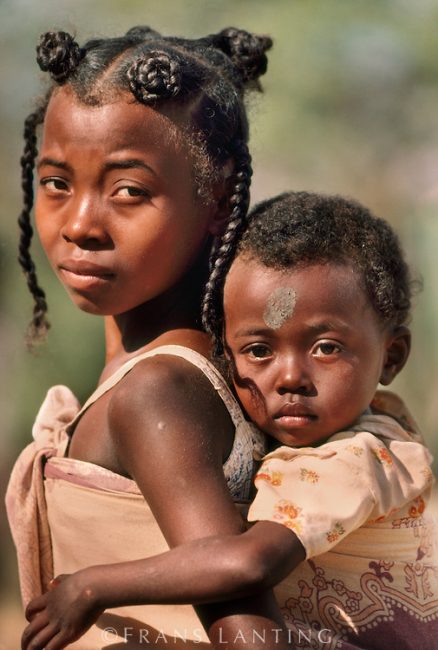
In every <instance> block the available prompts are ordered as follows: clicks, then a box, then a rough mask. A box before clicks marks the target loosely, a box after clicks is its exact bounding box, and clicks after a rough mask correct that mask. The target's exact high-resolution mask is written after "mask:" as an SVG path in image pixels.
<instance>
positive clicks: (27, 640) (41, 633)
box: [21, 616, 57, 650]
mask: <svg viewBox="0 0 438 650" xmlns="http://www.w3.org/2000/svg"><path fill="white" fill-rule="evenodd" d="M56 633H57V629H56V627H55V626H54V625H53V624H50V623H48V621H47V618H46V617H45V616H36V617H35V618H34V620H33V621H32V623H31V624H30V625H28V626H27V628H26V629H25V630H24V632H23V636H22V637H21V650H39V649H40V648H44V646H45V645H46V643H47V642H48V641H50V639H51V638H52V637H53V636H55V634H56Z"/></svg>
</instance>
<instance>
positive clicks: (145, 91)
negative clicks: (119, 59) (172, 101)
mask: <svg viewBox="0 0 438 650" xmlns="http://www.w3.org/2000/svg"><path fill="white" fill-rule="evenodd" d="M127 75H128V80H129V85H130V88H131V91H132V93H133V94H134V95H135V97H136V98H137V99H138V100H139V101H140V102H142V103H143V104H148V103H150V102H154V101H156V100H158V99H166V98H168V97H175V96H176V95H177V94H178V93H179V92H180V90H181V77H182V75H181V65H180V62H179V60H178V59H177V58H176V57H172V58H171V57H170V56H169V55H168V54H166V52H162V51H160V50H155V51H152V52H148V53H147V54H145V55H143V56H142V57H140V58H139V59H137V61H135V62H134V63H133V64H132V66H131V67H130V68H129V69H128V72H127Z"/></svg>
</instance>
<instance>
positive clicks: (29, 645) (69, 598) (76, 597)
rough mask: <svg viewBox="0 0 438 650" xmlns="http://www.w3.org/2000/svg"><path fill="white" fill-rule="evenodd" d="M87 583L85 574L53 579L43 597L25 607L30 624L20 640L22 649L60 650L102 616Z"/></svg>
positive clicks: (80, 572)
mask: <svg viewBox="0 0 438 650" xmlns="http://www.w3.org/2000/svg"><path fill="white" fill-rule="evenodd" d="M102 611H103V610H102V609H100V608H99V607H98V606H97V605H96V603H95V602H94V599H93V590H92V589H90V588H89V582H88V583H87V571H86V570H84V571H78V572H77V573H73V574H72V575H61V576H58V577H57V578H54V579H53V580H52V581H51V583H50V587H49V591H47V592H46V593H45V594H43V595H42V596H38V597H37V598H34V599H33V600H32V601H31V602H30V603H29V605H28V606H27V608H26V619H27V620H28V621H29V625H28V626H27V627H26V629H25V630H24V632H23V636H22V638H21V648H22V650H37V649H39V648H44V649H45V650H61V649H62V648H65V647H67V646H68V645H69V644H70V643H72V642H73V641H75V640H76V639H79V638H80V637H81V636H82V635H83V634H85V632H86V631H87V630H88V629H89V628H90V627H91V626H92V625H93V623H94V622H95V621H96V620H97V619H98V618H99V616H100V614H101V613H102Z"/></svg>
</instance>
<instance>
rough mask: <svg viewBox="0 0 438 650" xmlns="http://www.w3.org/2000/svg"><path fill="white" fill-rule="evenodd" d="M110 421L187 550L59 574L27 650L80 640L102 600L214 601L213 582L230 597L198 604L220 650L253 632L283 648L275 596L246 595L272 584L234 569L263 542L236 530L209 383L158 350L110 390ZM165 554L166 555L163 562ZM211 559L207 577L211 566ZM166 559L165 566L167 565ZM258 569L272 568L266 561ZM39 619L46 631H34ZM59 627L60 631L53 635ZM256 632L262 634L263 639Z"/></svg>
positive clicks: (224, 426)
mask: <svg viewBox="0 0 438 650" xmlns="http://www.w3.org/2000/svg"><path fill="white" fill-rule="evenodd" d="M145 404H147V409H146V408H145ZM109 424H110V428H111V432H112V437H113V439H114V442H115V445H116V449H117V452H118V455H119V458H120V461H121V463H122V465H123V466H124V467H125V469H126V472H127V474H128V475H129V476H131V477H133V478H134V479H135V481H136V482H137V484H138V485H139V487H140V489H141V490H142V492H143V494H144V496H145V498H146V500H147V502H148V504H149V506H150V507H151V509H152V511H153V513H154V516H155V517H156V519H157V522H158V524H159V525H160V527H161V530H162V532H163V534H164V536H165V537H166V539H167V541H168V543H169V546H171V547H175V546H177V545H181V544H185V545H186V551H184V550H183V551H179V550H178V549H177V548H174V549H173V550H172V551H171V552H169V553H167V554H163V555H162V556H159V557H158V559H157V558H147V559H144V560H139V561H138V562H126V563H123V564H117V565H107V566H105V567H100V568H98V567H92V568H90V569H87V570H84V571H81V572H78V573H76V574H73V575H72V576H70V577H68V578H67V579H65V580H61V581H60V584H59V586H58V587H56V588H55V589H54V590H53V591H51V592H48V594H46V595H44V596H42V597H40V598H39V599H36V600H35V601H33V603H32V604H31V606H30V607H29V608H28V612H27V615H28V618H29V619H30V620H31V624H30V626H29V627H28V629H27V630H26V632H25V635H24V640H23V648H25V649H26V650H30V649H31V648H33V647H36V646H34V645H32V643H36V642H38V643H39V645H44V646H45V647H46V649H47V650H59V649H60V648H63V647H66V646H65V644H64V641H63V639H64V638H67V636H68V635H70V636H69V637H68V638H69V642H71V641H72V640H73V638H78V637H79V636H80V635H81V634H83V633H84V632H85V631H86V629H88V627H89V626H90V625H91V624H92V623H93V622H94V620H96V618H97V617H98V616H99V614H100V613H101V611H102V610H104V609H106V608H109V607H115V606H122V605H127V604H129V603H130V604H133V603H136V604H140V603H150V602H172V601H176V602H192V601H193V602H198V603H204V602H207V601H208V600H211V599H215V600H217V599H218V598H217V597H216V598H215V597H214V593H215V590H216V589H217V590H218V591H219V592H220V594H219V600H220V599H221V598H227V596H230V597H232V598H233V599H234V600H232V601H228V602H218V603H216V604H214V605H212V604H205V605H200V606H199V607H198V613H199V616H200V618H201V620H202V622H203V624H204V626H205V627H206V629H207V632H208V634H209V636H210V639H211V640H212V643H213V645H215V646H216V647H218V648H219V647H222V646H223V643H224V642H225V641H226V642H228V643H229V644H232V646H233V648H239V647H240V645H242V647H243V646H245V647H248V642H247V641H245V640H246V639H248V638H251V643H252V645H251V647H253V648H258V647H261V648H264V650H268V649H269V648H275V649H276V650H281V649H282V648H286V647H289V646H288V643H287V638H286V634H285V632H284V627H283V625H284V624H283V621H282V617H281V613H280V611H279V609H278V606H277V605H276V603H275V599H274V598H273V595H272V593H271V592H270V591H268V590H265V591H261V592H260V593H258V594H257V595H256V596H251V595H249V594H252V593H254V592H256V591H259V590H260V589H263V588H264V587H265V585H268V584H272V583H271V582H270V580H271V579H270V578H268V580H266V576H265V577H262V580H261V581H260V580H259V578H260V576H259V577H254V575H253V576H249V574H247V575H244V573H246V572H247V568H248V567H249V563H248V564H245V565H244V569H243V571H241V577H242V580H243V582H244V583H245V584H244V585H243V587H239V586H238V584H237V580H236V578H235V577H233V575H232V574H233V572H234V568H233V567H234V566H235V565H237V562H238V559H239V558H241V557H243V555H244V554H245V552H246V551H247V550H248V549H249V548H250V547H251V548H252V549H253V551H254V554H255V555H254V556H253V557H256V556H257V561H259V560H260V559H261V558H262V555H263V553H264V551H261V550H260V548H261V547H260V544H259V543H256V544H254V542H255V541H257V539H259V540H260V538H258V537H257V535H258V533H252V532H251V531H248V532H247V533H245V534H244V535H240V533H243V532H244V530H245V526H244V523H243V521H242V519H241V517H240V515H239V514H238V512H237V510H236V508H235V505H234V503H233V501H232V499H231V497H230V495H229V493H228V490H227V487H226V484H225V481H224V477H223V472H222V463H223V457H224V449H226V448H227V447H229V446H230V443H231V441H232V425H231V424H230V420H229V416H228V414H227V413H226V411H225V409H224V407H223V404H222V402H221V401H220V399H219V398H218V396H217V395H216V394H215V393H214V391H212V389H211V385H210V384H209V382H208V380H207V379H206V378H205V377H203V376H199V371H197V370H196V369H195V368H193V367H192V366H190V365H189V364H188V363H187V362H185V361H182V360H179V359H175V358H172V359H171V360H170V358H166V359H164V358H163V357H160V358H156V359H153V360H148V362H147V363H144V364H139V365H138V366H137V367H136V368H135V369H134V370H133V371H132V372H131V373H130V374H129V375H128V376H127V377H126V378H125V379H124V381H123V382H122V383H121V384H119V386H118V387H117V388H116V390H115V391H114V394H113V397H112V400H111V405H110V412H109ZM121 523H122V522H121ZM257 526H258V530H260V532H263V529H264V528H265V529H266V527H268V528H272V529H274V530H276V531H277V533H278V537H279V539H280V538H282V541H281V547H282V548H283V549H284V551H283V552H284V557H286V555H288V554H287V552H286V549H289V550H291V549H292V547H294V546H295V541H294V540H295V537H294V535H293V534H292V533H291V532H290V531H288V530H282V527H281V526H276V525H275V524H269V523H267V522H266V523H260V524H258V525H257ZM257 526H256V527H254V529H256V528H257ZM277 529H278V530H277ZM268 532H269V531H268ZM277 533H276V535H277ZM224 535H225V536H229V538H228V540H225V541H224V540H223V539H218V537H222V536H224ZM205 537H209V538H210V540H209V543H210V544H212V545H213V547H214V548H215V549H216V550H217V552H216V551H215V555H214V556H213V555H212V554H211V552H209V550H208V548H207V547H205V546H203V545H204V544H205V542H201V541H200V538H205ZM211 538H213V539H211ZM214 538H216V539H214ZM240 538H242V540H244V541H243V543H241V542H240ZM229 542H230V543H231V550H230V554H229V555H228V558H229V559H228V564H227V561H222V560H221V561H219V560H220V558H219V557H218V552H219V550H220V549H222V550H221V553H222V552H223V551H224V550H225V548H226V546H227V544H228V543H229ZM236 542H237V545H236ZM193 544H194V545H195V546H196V545H199V550H200V551H201V553H202V557H201V560H202V562H203V565H201V564H199V565H198V567H199V568H197V567H196V564H195V562H194V561H193V559H192V557H193V556H192V550H193V549H190V546H191V545H193ZM145 548H147V541H146V540H145ZM181 552H182V553H183V554H184V553H186V555H185V557H186V558H187V562H188V564H187V562H185V565H184V564H183V565H181V566H179V564H180V561H181V559H182V558H181V556H180V555H178V553H181ZM271 555H273V554H271ZM166 557H167V558H168V559H167V560H166V559H163V558H166ZM223 557H224V558H226V555H225V554H224V556H223ZM265 558H268V553H267V554H266V556H265ZM211 561H213V562H214V564H213V569H214V579H212V576H213V571H211V570H210V568H209V562H211ZM155 562H157V565H156V566H155V567H154V564H155ZM166 562H170V563H171V564H170V565H167V566H166V565H165V563H166ZM172 563H173V567H174V568H175V571H176V570H177V569H178V567H179V569H178V570H182V571H183V573H182V575H181V574H178V573H176V572H175V574H174V576H173V577H172V575H171V574H170V573H169V570H170V571H172ZM263 563H264V560H262V564H263ZM207 567H208V568H207ZM264 567H265V569H267V570H268V573H269V571H270V567H271V560H269V564H266V563H265V564H264ZM230 569H231V570H230ZM191 570H193V571H194V576H193V577H190V574H191ZM250 571H253V567H251V569H250ZM164 575H165V576H166V578H165V579H164V583H163V586H162V587H161V588H160V587H159V583H160V582H161V580H162V578H163V576H164ZM277 575H279V574H277ZM279 579H280V578H279ZM149 589H151V590H152V591H149ZM166 590H167V595H166V593H165V592H166ZM180 590H181V593H182V596H181V595H179V594H180ZM57 592H58V593H57ZM152 592H153V598H150V597H149V596H150V595H152ZM246 594H248V595H247V596H246V597H244V598H241V596H245V595H246ZM173 596H174V598H173ZM210 597H211V598H210ZM67 603H69V605H70V606H69V607H67ZM43 625H44V626H45V627H44V628H43V629H44V630H45V636H44V638H43V637H42V636H41V634H42V633H39V632H38V631H37V630H36V628H37V627H39V626H43ZM60 626H61V627H62V629H63V630H64V631H65V630H67V631H65V633H64V632H58V631H57V632H56V633H55V629H56V630H58V629H59V628H60ZM29 628H30V630H29ZM280 629H282V630H283V631H282V632H281V633H279V630H280ZM72 630H73V631H72ZM50 631H52V634H51V635H50V634H49V632H50ZM254 631H255V632H257V635H256V637H254V633H253V632H254ZM38 635H40V636H38ZM63 635H64V636H63ZM72 635H73V636H72ZM74 635H76V636H74ZM254 638H255V639H256V640H255V641H254ZM259 638H260V639H265V641H263V642H262V641H260V645H258V639H259Z"/></svg>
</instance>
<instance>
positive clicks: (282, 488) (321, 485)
mask: <svg viewBox="0 0 438 650" xmlns="http://www.w3.org/2000/svg"><path fill="white" fill-rule="evenodd" d="M431 460H432V458H431V455H430V453H429V451H428V450H427V448H426V447H425V446H424V445H422V444H420V443H418V442H408V441H406V440H403V441H400V440H385V439H383V440H382V439H380V438H378V437H377V436H376V435H374V434H371V433H369V432H355V433H352V432H343V433H341V434H338V436H333V438H332V439H331V440H330V441H328V442H327V443H326V444H324V445H321V446H320V447H317V448H311V447H305V448H292V447H279V448H278V449H276V450H275V451H274V452H272V453H271V454H268V455H267V456H265V458H264V461H263V463H262V465H261V467H260V470H259V472H258V473H257V475H256V477H255V483H256V487H257V495H256V497H255V499H254V501H253V503H252V504H251V507H250V509H249V513H248V521H259V520H269V521H275V522H277V523H280V524H282V525H284V526H286V527H287V528H290V529H291V530H293V531H294V533H295V534H296V535H297V537H298V538H299V539H300V541H301V543H302V544H303V546H304V548H305V550H306V557H307V558H311V557H314V556H316V555H320V554H322V553H325V552H327V551H329V550H330V549H331V548H332V547H333V546H335V545H336V544H337V543H338V542H339V541H341V539H343V538H344V537H345V536H346V535H348V534H349V533H351V532H352V531H353V530H356V529H357V528H359V527H360V526H362V525H363V524H364V523H365V522H366V521H368V520H369V519H372V520H374V519H377V518H381V517H386V516H388V515H389V514H390V513H393V512H394V511H395V510H398V509H400V508H402V507H403V506H404V505H406V504H407V503H409V502H410V501H412V500H413V499H415V498H417V497H418V496H419V495H420V494H422V493H423V492H424V491H425V490H427V488H428V487H430V485H431V483H432V481H433V478H432V473H431V469H430V464H431Z"/></svg>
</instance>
